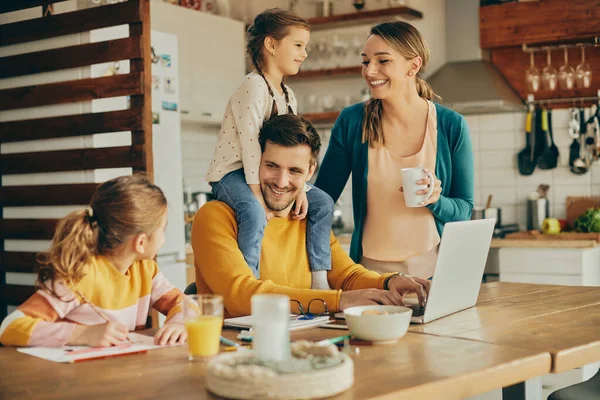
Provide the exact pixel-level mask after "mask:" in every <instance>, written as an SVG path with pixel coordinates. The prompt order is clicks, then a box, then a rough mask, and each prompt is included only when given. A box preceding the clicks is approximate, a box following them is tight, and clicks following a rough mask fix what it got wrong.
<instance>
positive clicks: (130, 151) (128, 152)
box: [0, 145, 145, 175]
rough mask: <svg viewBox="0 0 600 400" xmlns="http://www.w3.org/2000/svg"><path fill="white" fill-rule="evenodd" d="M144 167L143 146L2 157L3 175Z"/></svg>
mask: <svg viewBox="0 0 600 400" xmlns="http://www.w3.org/2000/svg"><path fill="white" fill-rule="evenodd" d="M144 165H145V154H144V149H143V147H142V146H141V145H134V146H123V147H107V148H100V149H77V150H59V151H41V152H35V153H13V154H2V155H0V171H2V174H3V175H13V174H30V173H36V172H59V171H81V170H90V169H98V168H123V167H130V168H134V169H141V168H143V167H144Z"/></svg>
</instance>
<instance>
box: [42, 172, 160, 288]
mask: <svg viewBox="0 0 600 400" xmlns="http://www.w3.org/2000/svg"><path fill="white" fill-rule="evenodd" d="M166 210H167V199H166V197H165V195H164V193H163V192H162V190H161V189H160V188H159V187H158V186H156V185H153V184H152V183H150V182H149V181H148V180H147V179H146V177H145V176H144V175H142V174H135V175H130V176H122V177H119V178H115V179H111V180H109V181H106V182H104V183H103V184H101V185H100V186H99V187H98V189H97V190H96V193H94V195H93V196H92V200H91V202H90V205H89V206H88V207H87V208H86V209H84V210H81V211H74V212H72V213H71V214H69V215H67V216H66V217H65V218H63V219H62V220H60V222H59V223H58V225H57V227H56V231H55V232H54V237H53V239H52V246H51V247H50V250H49V251H48V252H47V253H40V254H39V255H38V263H39V264H38V278H37V281H36V285H37V286H38V287H39V288H41V289H44V290H47V291H49V292H50V293H52V294H54V295H56V291H55V290H54V285H55V283H57V282H65V283H67V284H76V283H77V282H79V281H80V280H81V278H83V276H84V275H85V269H86V266H87V264H88V262H89V261H90V259H91V258H92V257H93V256H96V255H106V254H110V253H112V252H113V251H114V250H116V249H117V248H118V247H119V246H121V245H122V244H123V243H124V242H125V241H126V240H127V239H129V238H131V237H132V236H135V235H138V234H142V233H145V234H147V235H148V236H150V237H151V236H152V234H153V233H154V232H155V231H156V229H157V228H158V227H159V226H158V225H159V223H160V220H161V218H160V217H162V216H163V215H164V213H165V212H166Z"/></svg>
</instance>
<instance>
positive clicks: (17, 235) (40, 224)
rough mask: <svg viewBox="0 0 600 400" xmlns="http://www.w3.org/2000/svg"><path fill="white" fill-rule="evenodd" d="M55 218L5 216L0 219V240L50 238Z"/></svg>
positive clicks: (54, 225)
mask: <svg viewBox="0 0 600 400" xmlns="http://www.w3.org/2000/svg"><path fill="white" fill-rule="evenodd" d="M57 223H58V220H57V219H33V218H31V219H30V218H5V219H0V240H6V239H32V240H49V239H52V235H53V234H54V228H56V224H57Z"/></svg>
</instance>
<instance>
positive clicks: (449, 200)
mask: <svg viewBox="0 0 600 400" xmlns="http://www.w3.org/2000/svg"><path fill="white" fill-rule="evenodd" d="M364 107H365V106H364V103H359V104H355V105H353V106H350V107H347V108H345V109H344V110H343V111H342V112H341V114H340V116H339V117H338V119H337V121H336V122H335V125H334V126H333V129H332V131H331V138H330V140H329V147H328V148H327V152H326V153H325V158H324V160H323V163H322V165H321V168H320V171H319V174H318V176H317V180H316V183H315V186H317V187H319V188H321V189H322V190H324V191H325V192H327V193H328V194H329V195H330V196H331V197H332V198H333V201H334V202H335V201H337V200H338V198H339V197H340V194H341V193H342V190H344V187H345V186H346V182H347V181H348V177H349V175H350V173H352V206H353V211H354V232H353V233H352V242H351V245H350V257H352V259H353V260H354V262H356V263H358V262H360V259H361V258H362V235H363V228H364V222H365V216H366V214H367V175H368V159H367V157H368V144H367V143H362V123H363V117H364V115H363V113H364ZM435 108H436V111H437V129H438V140H437V152H436V165H435V175H436V176H437V178H438V179H440V180H441V181H442V194H441V197H440V199H439V200H438V201H437V202H436V203H434V204H430V205H428V206H427V208H429V210H430V211H431V213H432V214H433V217H434V219H435V224H436V227H437V230H438V232H439V234H440V236H441V234H442V231H443V229H444V224H445V223H446V222H452V221H463V220H468V219H469V218H471V212H472V211H473V182H474V177H473V150H472V146H471V137H470V135H469V127H468V126H467V123H466V121H465V119H464V118H463V116H462V115H460V114H458V113H457V112H455V111H452V110H450V109H448V108H445V107H443V106H441V105H439V104H437V103H436V104H435Z"/></svg>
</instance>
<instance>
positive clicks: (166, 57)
mask: <svg viewBox="0 0 600 400" xmlns="http://www.w3.org/2000/svg"><path fill="white" fill-rule="evenodd" d="M160 65H162V66H163V67H170V66H171V55H170V54H161V55H160Z"/></svg>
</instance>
